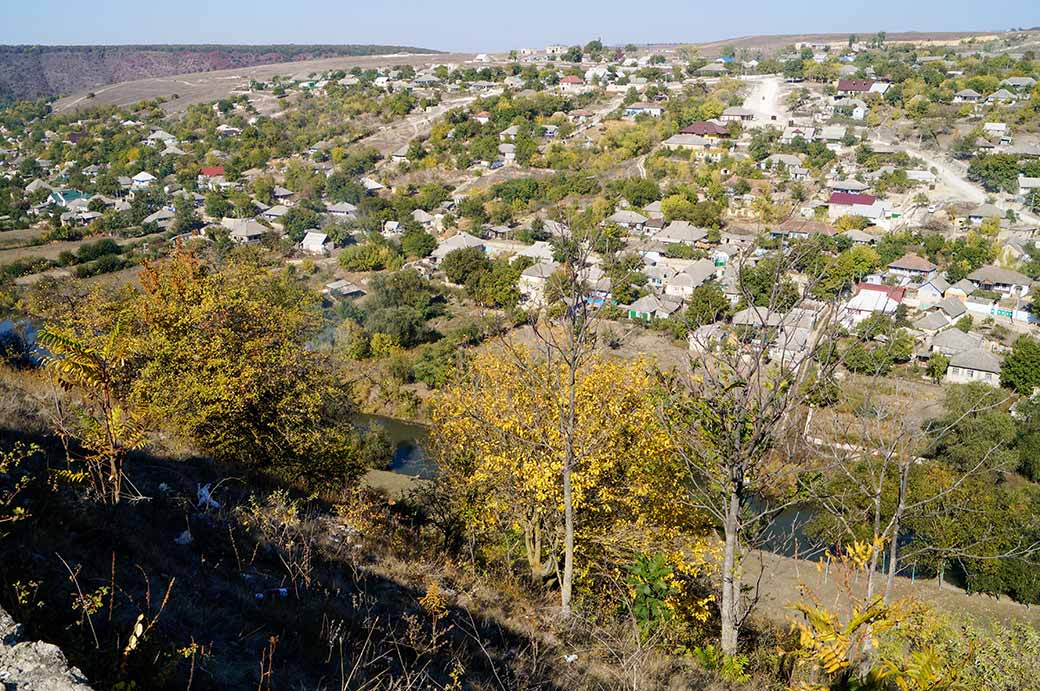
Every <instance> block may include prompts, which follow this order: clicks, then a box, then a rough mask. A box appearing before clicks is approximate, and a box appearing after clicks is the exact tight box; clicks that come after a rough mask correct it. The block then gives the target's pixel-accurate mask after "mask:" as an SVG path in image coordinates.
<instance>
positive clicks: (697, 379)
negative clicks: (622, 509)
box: [664, 255, 837, 655]
mask: <svg viewBox="0 0 1040 691" xmlns="http://www.w3.org/2000/svg"><path fill="white" fill-rule="evenodd" d="M790 261H791V260H790V258H788V257H785V256H784V255H778V256H772V257H768V258H764V259H763V260H761V261H759V263H758V265H757V266H755V267H748V266H741V267H739V270H738V275H739V276H740V282H739V285H740V289H741V292H742V302H743V303H744V304H745V305H759V306H760V307H761V308H762V309H761V310H760V311H759V312H758V314H760V315H762V316H761V320H762V321H761V323H760V324H751V325H749V326H748V327H747V331H748V332H750V333H751V334H754V335H755V336H756V337H757V338H768V337H769V335H770V333H771V329H773V328H774V327H772V326H771V320H770V318H769V315H777V314H784V313H787V312H788V311H789V310H790V309H791V308H792V307H793V306H795V305H796V304H799V302H800V297H799V294H798V291H797V290H794V291H793V293H791V292H790V291H791V289H790V288H781V287H780V286H781V284H782V281H781V278H782V277H785V276H786V274H787V272H788V271H789V270H791V265H790V263H789V262H790ZM763 263H766V266H765V267H763V268H760V267H762V264H763ZM788 280H789V279H788ZM811 283H812V282H811V281H810V287H811ZM767 284H768V285H767ZM792 298H793V300H792ZM835 314H837V309H836V305H834V304H832V305H829V306H828V307H827V308H825V311H824V312H823V314H822V315H821V317H820V323H819V324H818V325H817V327H816V330H815V333H814V334H812V335H811V336H810V338H809V340H808V342H807V344H806V347H805V349H804V350H802V351H801V352H799V353H797V354H795V355H792V356H790V357H785V358H783V359H782V360H781V361H780V362H779V363H774V362H771V361H770V358H769V354H768V352H767V351H768V349H767V348H758V347H746V348H745V347H728V346H727V344H726V343H723V344H715V343H713V342H711V341H700V340H696V341H694V342H692V343H691V346H692V347H693V348H694V349H695V350H697V351H698V352H699V353H701V357H700V359H699V360H698V361H691V363H690V370H691V371H690V374H689V376H687V377H685V378H683V379H682V380H680V381H679V382H677V383H676V384H675V385H673V387H672V388H671V390H670V395H669V398H668V404H667V407H666V410H665V412H664V417H665V419H666V421H667V424H668V428H669V435H670V437H671V439H672V440H673V442H674V443H675V445H676V448H677V449H678V451H679V454H680V455H681V456H682V458H683V459H684V461H685V463H686V466H687V477H686V492H687V496H686V501H687V502H688V503H689V504H690V505H691V506H692V507H695V508H696V509H698V510H700V511H703V512H705V513H706V514H707V515H708V516H710V517H711V519H712V521H713V522H714V523H715V525H716V526H717V527H718V529H719V530H720V532H721V533H722V535H723V554H722V558H721V562H720V565H721V569H720V573H719V581H718V587H717V588H716V593H717V595H716V597H717V602H718V603H719V609H720V616H721V620H722V634H721V649H722V652H723V653H725V654H726V655H734V654H735V653H736V652H737V647H738V642H739V636H740V631H741V629H742V628H743V627H744V624H745V622H746V621H747V618H748V616H750V614H751V612H752V609H753V606H754V603H755V600H756V599H757V598H756V596H755V594H754V590H755V588H754V587H752V588H751V590H752V594H751V595H750V596H749V595H748V593H747V591H746V589H745V588H744V578H745V569H744V566H743V565H742V560H743V557H744V555H746V554H747V552H748V551H749V550H750V549H753V548H754V547H755V546H756V545H758V544H759V542H758V540H759V539H761V536H762V535H765V534H768V532H769V526H770V524H771V523H772V521H773V519H774V518H775V517H776V516H777V515H778V514H779V513H780V512H781V511H782V510H783V509H784V508H785V507H788V506H791V505H793V503H795V502H797V501H799V499H798V492H797V491H796V486H795V485H796V482H795V480H796V478H797V477H798V476H799V475H800V474H801V473H802V472H804V471H805V470H806V469H805V468H801V467H799V466H798V464H797V462H796V461H795V460H794V459H797V458H799V457H800V454H798V453H796V452H795V451H794V448H792V447H791V446H790V445H791V444H796V443H797V437H798V436H799V432H800V430H801V429H802V428H803V424H804V421H803V416H802V411H803V410H804V407H803V406H804V405H805V402H806V400H807V399H809V398H811V396H812V389H813V387H811V386H807V385H806V384H807V383H808V381H809V379H808V378H809V376H810V374H813V375H814V376H815V377H816V378H817V379H818V380H831V379H832V378H833V370H834V368H835V367H836V365H837V361H836V358H834V357H829V356H828V357H818V354H820V353H821V352H824V351H823V350H821V344H822V343H823V342H824V340H825V336H824V335H825V334H826V333H827V332H828V331H829V330H830V328H831V326H830V325H831V324H832V321H833V319H834V315H835ZM828 352H830V351H828ZM814 361H815V366H814V365H813V362H814Z"/></svg>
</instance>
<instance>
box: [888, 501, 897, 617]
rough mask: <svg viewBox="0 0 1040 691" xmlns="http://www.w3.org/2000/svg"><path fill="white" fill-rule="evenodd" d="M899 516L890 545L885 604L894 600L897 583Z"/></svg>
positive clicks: (895, 520) (894, 525) (893, 526)
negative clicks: (893, 595)
mask: <svg viewBox="0 0 1040 691" xmlns="http://www.w3.org/2000/svg"><path fill="white" fill-rule="evenodd" d="M898 559H899V516H898V514H897V515H896V517H895V519H894V523H893V525H892V542H891V543H890V544H889V545H888V580H886V581H885V602H889V601H890V600H891V598H892V588H893V587H894V586H895V583H896V571H898V570H899V562H898Z"/></svg>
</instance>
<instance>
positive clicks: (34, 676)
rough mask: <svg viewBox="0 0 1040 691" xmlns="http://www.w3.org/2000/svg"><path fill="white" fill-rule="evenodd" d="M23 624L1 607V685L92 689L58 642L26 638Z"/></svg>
mask: <svg viewBox="0 0 1040 691" xmlns="http://www.w3.org/2000/svg"><path fill="white" fill-rule="evenodd" d="M21 637H22V627H21V625H19V624H17V623H15V621H14V619H12V618H11V617H10V615H8V614H7V612H5V611H4V610H2V609H0V688H3V689H4V691H91V689H90V686H89V685H88V684H87V678H86V677H85V676H83V673H82V672H80V671H79V670H78V669H76V668H75V667H69V663H68V661H67V660H66V659H65V655H64V654H62V652H61V649H60V648H58V646H56V645H51V644H50V643H44V642H43V641H22V640H21Z"/></svg>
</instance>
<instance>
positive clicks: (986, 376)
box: [945, 366, 1000, 386]
mask: <svg viewBox="0 0 1040 691" xmlns="http://www.w3.org/2000/svg"><path fill="white" fill-rule="evenodd" d="M945 381H947V382H950V383H952V384H968V383H971V382H975V381H979V382H982V383H984V384H989V385H990V386H1000V375H999V374H996V373H994V372H980V371H978V370H973V369H966V368H964V367H952V366H951V367H950V368H949V369H948V370H946V379H945Z"/></svg>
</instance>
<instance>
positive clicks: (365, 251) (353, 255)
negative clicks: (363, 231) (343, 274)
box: [339, 242, 403, 271]
mask: <svg viewBox="0 0 1040 691" xmlns="http://www.w3.org/2000/svg"><path fill="white" fill-rule="evenodd" d="M402 263H403V262H402V258H401V255H399V254H398V253H397V252H395V251H394V249H393V248H392V247H390V246H389V245H387V244H386V243H383V242H365V243H362V244H360V245H352V246H351V247H347V248H346V249H344V250H343V251H342V252H340V255H339V265H340V266H342V267H343V268H344V269H346V270H347V271H381V270H383V269H398V268H400V267H401V264H402Z"/></svg>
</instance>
